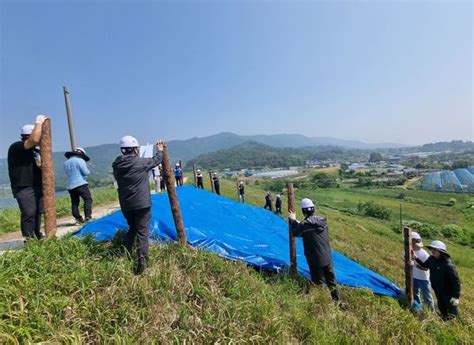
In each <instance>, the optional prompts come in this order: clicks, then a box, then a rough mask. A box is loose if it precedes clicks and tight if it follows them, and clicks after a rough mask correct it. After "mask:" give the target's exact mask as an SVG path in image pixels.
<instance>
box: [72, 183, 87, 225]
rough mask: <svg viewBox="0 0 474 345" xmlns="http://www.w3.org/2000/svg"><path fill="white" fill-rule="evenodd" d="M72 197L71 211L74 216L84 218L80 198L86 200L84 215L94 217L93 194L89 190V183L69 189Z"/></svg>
mask: <svg viewBox="0 0 474 345" xmlns="http://www.w3.org/2000/svg"><path fill="white" fill-rule="evenodd" d="M68 192H69V195H70V197H71V211H72V215H73V217H74V218H76V219H77V220H79V219H82V216H81V212H80V211H79V203H80V201H81V199H80V198H82V200H83V201H84V215H85V217H86V219H87V218H91V217H92V196H91V192H90V190H89V185H87V184H83V185H82V186H79V187H76V188H74V189H71V190H68Z"/></svg>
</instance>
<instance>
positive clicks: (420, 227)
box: [403, 220, 440, 238]
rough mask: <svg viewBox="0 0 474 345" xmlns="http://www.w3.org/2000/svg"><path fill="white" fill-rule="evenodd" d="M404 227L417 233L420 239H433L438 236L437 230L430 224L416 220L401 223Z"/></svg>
mask: <svg viewBox="0 0 474 345" xmlns="http://www.w3.org/2000/svg"><path fill="white" fill-rule="evenodd" d="M403 225H404V226H408V227H410V228H411V229H412V230H413V231H416V232H417V233H419V234H420V235H421V236H422V237H429V238H435V237H437V236H439V235H440V232H439V230H438V229H437V228H435V227H433V226H432V225H430V224H426V223H421V222H417V221H416V220H408V221H404V222H403Z"/></svg>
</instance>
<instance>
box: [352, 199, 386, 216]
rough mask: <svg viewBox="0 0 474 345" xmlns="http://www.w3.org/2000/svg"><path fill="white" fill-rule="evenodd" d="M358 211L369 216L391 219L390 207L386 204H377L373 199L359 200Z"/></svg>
mask: <svg viewBox="0 0 474 345" xmlns="http://www.w3.org/2000/svg"><path fill="white" fill-rule="evenodd" d="M357 211H358V212H359V213H360V214H362V215H364V216H368V217H373V218H377V219H383V220H387V219H390V209H388V208H387V207H385V206H381V205H377V204H376V203H374V202H373V201H368V202H364V203H362V202H359V204H358V205H357Z"/></svg>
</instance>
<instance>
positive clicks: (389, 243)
mask: <svg viewBox="0 0 474 345" xmlns="http://www.w3.org/2000/svg"><path fill="white" fill-rule="evenodd" d="M221 184H222V192H223V194H224V195H227V196H228V197H231V198H233V199H236V197H237V193H236V190H235V181H232V180H227V179H222V180H221ZM327 192H328V194H331V193H330V191H327ZM311 193H315V194H314V195H311V196H312V197H314V198H315V200H316V202H317V203H318V199H321V200H323V196H322V194H321V193H319V191H318V193H316V192H314V191H313V192H312V191H302V190H300V191H297V197H298V199H299V198H301V197H303V196H307V195H310V194H311ZM364 193H365V194H364ZM370 193H372V191H361V195H367V194H370ZM377 193H384V192H383V191H377ZM387 193H388V192H387ZM264 194H265V191H263V190H262V189H260V188H259V187H258V186H247V187H246V197H247V202H248V203H251V204H255V205H259V206H263V198H264ZM341 197H342V195H341ZM367 197H370V196H367ZM374 197H375V196H374ZM411 197H413V198H415V197H416V195H415V194H413V195H411ZM417 197H418V198H419V199H421V200H423V199H424V198H423V195H418V196H417ZM346 198H348V200H349V201H350V199H351V197H350V196H346ZM375 198H376V199H377V200H379V199H383V200H384V202H385V201H386V202H387V203H389V201H390V200H392V199H393V196H390V195H385V196H382V195H379V196H376V197H375ZM428 199H430V200H431V198H430V197H427V200H426V202H427V204H426V205H424V204H423V203H420V204H419V206H418V207H419V208H424V207H428V208H427V209H423V211H420V212H429V211H428V210H430V207H434V206H433V205H431V204H429V203H430V202H437V200H431V201H430V200H428ZM328 200H329V198H328ZM458 202H459V201H458ZM325 203H327V205H328V206H323V204H325ZM387 205H388V204H387ZM338 207H341V210H339V209H338ZM346 207H352V206H351V203H350V202H348V204H345V205H343V206H338V205H332V204H330V200H329V201H324V202H322V201H321V202H320V203H319V206H318V212H319V213H321V214H323V215H325V216H328V218H329V224H330V234H331V239H332V244H333V247H334V248H335V249H337V250H338V251H340V252H342V253H344V254H346V255H348V256H349V257H351V258H353V259H354V260H356V261H358V262H360V263H361V264H363V265H366V266H368V267H370V268H372V269H374V270H375V271H377V272H379V273H381V274H383V275H385V276H387V277H388V278H390V279H392V280H393V281H394V282H395V283H397V284H398V285H399V286H403V264H402V260H401V252H402V240H401V235H400V234H397V233H395V232H394V231H393V229H392V227H391V221H379V220H376V219H372V218H366V217H361V216H357V215H353V214H349V213H347V212H345V208H346ZM394 207H396V208H398V204H396V205H395V206H394ZM440 207H444V206H440ZM459 207H461V206H460V205H459ZM284 208H285V209H286V204H284ZM448 249H449V250H450V252H451V253H452V256H453V259H454V261H455V263H456V265H457V267H458V270H459V272H460V275H461V279H462V283H463V289H462V290H463V291H462V296H461V313H462V318H461V319H459V320H455V321H453V322H447V323H444V322H442V321H440V320H439V319H438V318H437V317H436V316H434V315H430V314H429V313H427V314H422V315H418V316H414V315H412V314H411V313H410V312H409V311H407V310H406V309H404V308H402V307H400V306H399V304H398V302H397V301H395V300H394V299H392V298H387V297H378V296H374V295H372V294H371V293H370V292H368V291H365V290H361V289H350V288H343V296H344V300H345V301H346V303H347V307H346V308H345V309H344V310H339V309H337V308H336V307H335V306H334V305H333V304H332V303H331V302H330V298H329V293H328V291H327V290H325V289H320V288H314V287H310V286H309V284H308V283H307V282H305V281H303V280H302V279H300V278H294V277H289V276H286V275H284V274H280V275H268V274H262V273H258V272H256V271H254V270H252V269H250V268H247V267H245V266H244V265H242V264H239V263H233V262H229V261H225V260H222V259H219V258H218V257H216V256H215V255H212V254H208V253H204V252H201V251H196V250H192V249H190V248H180V247H178V246H176V245H164V246H153V247H152V249H151V263H152V264H151V267H150V269H149V270H148V271H147V273H146V274H145V275H144V276H142V277H136V276H134V275H133V274H132V273H131V271H132V267H131V263H130V262H129V261H128V260H126V259H124V258H121V257H118V256H117V255H116V248H115V247H114V246H113V244H110V243H109V244H107V243H97V242H95V241H91V240H85V241H80V240H78V239H74V238H67V239H65V240H62V241H45V242H32V243H31V244H29V245H28V246H27V248H26V249H25V250H23V251H21V252H14V253H8V254H7V255H3V256H1V257H0V295H1V297H0V315H1V317H0V343H2V342H3V343H17V342H19V343H26V342H38V341H49V342H76V343H79V342H81V343H83V342H86V343H104V342H113V343H119V344H120V343H150V342H163V343H171V342H180V343H181V342H184V341H188V342H196V343H214V342H221V343H228V342H231V341H232V342H247V343H248V342H255V343H269V342H273V343H275V342H277V343H290V342H291V343H325V344H334V343H361V344H362V343H363V344H367V343H374V344H376V343H377V344H378V343H384V344H386V343H387V344H413V343H415V344H435V343H439V344H440V343H443V344H472V343H474V328H473V324H474V317H473V316H474V303H473V300H474V299H473V298H474V290H473V287H474V281H473V277H474V258H473V257H472V248H469V247H465V246H461V245H457V244H453V243H448Z"/></svg>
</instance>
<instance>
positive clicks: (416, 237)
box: [411, 231, 421, 240]
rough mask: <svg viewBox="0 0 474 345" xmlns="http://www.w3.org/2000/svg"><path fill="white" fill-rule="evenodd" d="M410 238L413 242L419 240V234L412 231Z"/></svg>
mask: <svg viewBox="0 0 474 345" xmlns="http://www.w3.org/2000/svg"><path fill="white" fill-rule="evenodd" d="M411 238H412V239H413V240H421V236H420V234H419V233H417V232H415V231H412V232H411Z"/></svg>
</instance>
